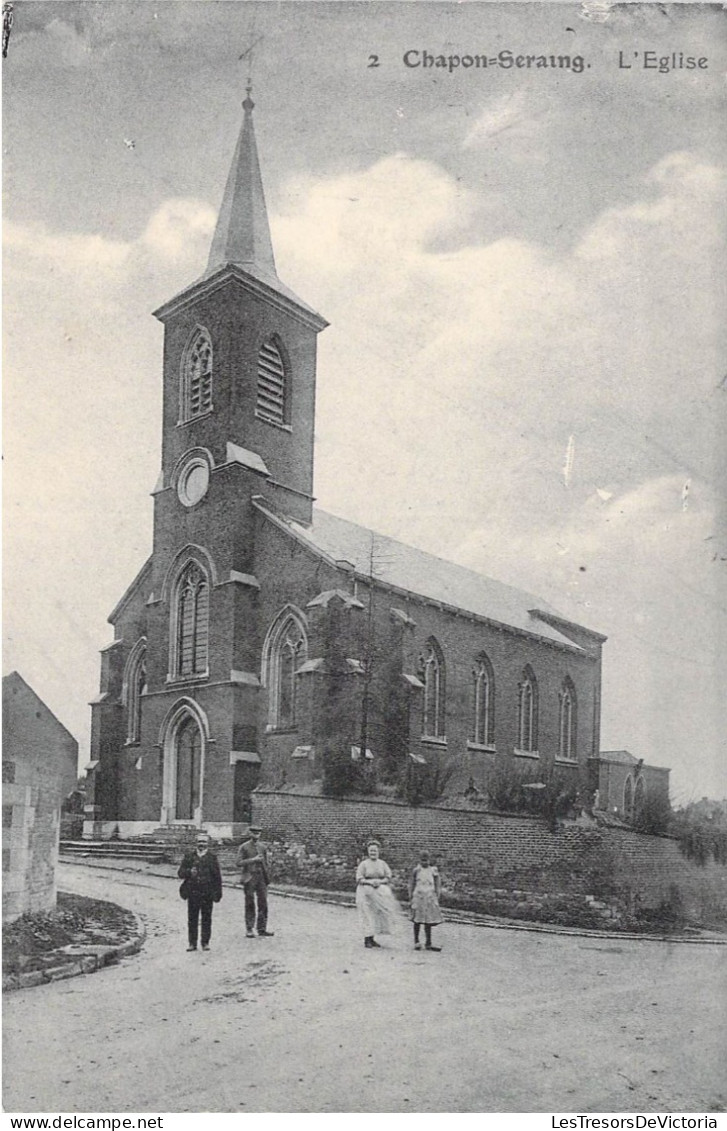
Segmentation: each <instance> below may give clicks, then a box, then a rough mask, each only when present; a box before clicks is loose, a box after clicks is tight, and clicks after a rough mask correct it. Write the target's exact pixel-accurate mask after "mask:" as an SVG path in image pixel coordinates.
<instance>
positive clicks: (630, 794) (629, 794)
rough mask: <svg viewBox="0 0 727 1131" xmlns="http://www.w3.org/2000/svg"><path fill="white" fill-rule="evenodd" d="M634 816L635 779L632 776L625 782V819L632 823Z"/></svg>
mask: <svg viewBox="0 0 727 1131" xmlns="http://www.w3.org/2000/svg"><path fill="white" fill-rule="evenodd" d="M633 816H634V779H633V778H632V777H631V774H629V776H628V777H627V778H626V781H625V782H624V817H625V818H626V820H627V821H631V820H632V819H633Z"/></svg>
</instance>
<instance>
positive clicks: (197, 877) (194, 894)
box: [178, 831, 222, 950]
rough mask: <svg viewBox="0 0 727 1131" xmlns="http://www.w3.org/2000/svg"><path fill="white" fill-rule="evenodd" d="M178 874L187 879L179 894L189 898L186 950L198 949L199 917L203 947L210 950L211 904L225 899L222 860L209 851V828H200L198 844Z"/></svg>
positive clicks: (183, 861) (184, 859) (196, 843)
mask: <svg viewBox="0 0 727 1131" xmlns="http://www.w3.org/2000/svg"><path fill="white" fill-rule="evenodd" d="M178 875H179V878H180V879H181V880H184V883H183V884H182V891H181V892H180V895H183V898H185V899H186V900H187V929H188V935H189V946H188V947H187V950H196V949H197V933H198V930H199V920H200V917H201V919H202V950H209V948H210V938H211V936H212V906H213V904H215V903H219V902H220V900H221V899H222V876H221V874H220V863H219V860H218V859H217V857H216V856H215V855H214V853H213V852H210V838H209V836H208V834H207V833H206V832H202V831H200V832H199V833H198V834H197V838H196V842H195V847H194V848H193V849H192V850H190V851H189V852H187V853H185V856H184V858H183V860H182V863H181V864H180V866H179V872H178ZM185 893H186V894H185Z"/></svg>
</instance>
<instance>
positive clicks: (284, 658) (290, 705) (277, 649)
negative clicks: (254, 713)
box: [263, 610, 308, 730]
mask: <svg viewBox="0 0 727 1131" xmlns="http://www.w3.org/2000/svg"><path fill="white" fill-rule="evenodd" d="M307 653H308V641H307V638H306V634H305V627H304V625H303V619H302V616H301V615H300V614H297V613H294V612H293V611H291V610H285V611H284V612H283V613H282V614H281V615H280V616H279V617H278V619H277V620H276V621H275V623H274V624H273V626H272V627H271V629H270V632H269V633H268V637H267V640H266V642H265V647H264V652H263V655H264V681H265V685H266V687H267V688H268V726H269V727H271V728H272V729H275V730H293V729H294V728H295V726H296V725H297V723H298V677H297V675H296V672H297V671H298V668H299V667H300V665H301V664H302V663H304V662H305V659H306V656H307Z"/></svg>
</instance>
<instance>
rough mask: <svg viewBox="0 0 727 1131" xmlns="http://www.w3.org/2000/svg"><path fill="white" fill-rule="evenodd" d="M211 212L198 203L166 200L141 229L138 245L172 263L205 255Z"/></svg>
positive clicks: (210, 230) (212, 218) (214, 219)
mask: <svg viewBox="0 0 727 1131" xmlns="http://www.w3.org/2000/svg"><path fill="white" fill-rule="evenodd" d="M215 221H216V214H215V211H214V209H213V208H212V207H211V206H210V205H209V204H205V203H204V202H203V201H200V200H189V199H184V198H178V199H172V200H166V201H164V203H163V204H162V205H160V207H159V208H157V210H156V212H155V213H154V215H153V216H152V217H151V218H150V220H149V223H148V224H147V226H146V228H145V229H144V233H143V235H142V237H141V240H140V243H141V245H142V246H143V247H144V248H146V249H148V250H149V251H150V252H152V253H154V254H156V255H158V256H159V257H160V258H161V259H164V260H166V261H168V262H172V263H174V264H179V263H180V262H181V263H184V262H188V261H189V260H190V259H192V258H197V257H198V256H199V255H200V254H201V255H204V253H205V251H206V250H207V249H208V248H209V243H210V237H211V236H212V232H213V231H214V227H215Z"/></svg>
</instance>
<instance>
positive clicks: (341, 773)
mask: <svg viewBox="0 0 727 1131" xmlns="http://www.w3.org/2000/svg"><path fill="white" fill-rule="evenodd" d="M322 760H323V786H322V788H323V794H324V796H325V797H345V796H346V795H347V794H350V793H374V792H375V790H376V770H375V767H374V763H373V762H371V761H370V760H369V759H366V758H361V759H359V760H358V761H354V759H353V758H352V757H351V748H350V746H349V745H347V744H341V743H333V742H327V743H325V745H324V746H323V750H322Z"/></svg>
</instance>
